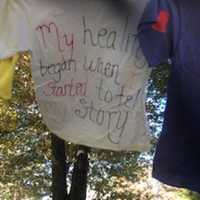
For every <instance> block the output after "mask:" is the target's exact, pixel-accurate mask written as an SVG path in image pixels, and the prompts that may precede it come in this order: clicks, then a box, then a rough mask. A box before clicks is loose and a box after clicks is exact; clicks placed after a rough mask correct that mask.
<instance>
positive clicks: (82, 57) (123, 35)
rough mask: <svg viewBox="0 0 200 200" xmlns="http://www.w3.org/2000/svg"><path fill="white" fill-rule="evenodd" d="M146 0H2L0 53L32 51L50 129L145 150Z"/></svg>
mask: <svg viewBox="0 0 200 200" xmlns="http://www.w3.org/2000/svg"><path fill="white" fill-rule="evenodd" d="M146 3H147V0H140V1H138V0H137V1H136V0H125V1H121V0H120V1H114V0H67V1H66V0H56V1H55V0H12V1H9V0H1V2H0V29H1V30H0V57H7V56H9V55H12V54H13V53H15V52H18V51H24V50H30V51H31V52H32V75H33V79H34V82H35V89H36V96H37V100H38V103H39V106H40V110H41V113H42V115H43V118H44V121H45V122H46V124H47V126H48V128H49V129H50V130H51V131H52V132H53V133H55V134H57V135H58V136H59V137H61V138H63V139H65V140H66V141H70V142H73V143H76V144H83V145H87V146H92V147H97V148H103V149H112V150H138V151H145V150H148V149H149V147H150V140H151V137H150V135H149V133H148V126H147V124H146V117H145V85H146V83H147V79H148V77H149V73H150V69H149V68H148V67H147V64H146V61H145V59H144V56H143V54H142V52H141V50H140V47H139V42H138V38H137V25H138V22H139V19H140V18H141V16H142V13H143V11H144V7H145V5H146Z"/></svg>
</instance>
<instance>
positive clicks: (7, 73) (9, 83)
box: [0, 54, 19, 100]
mask: <svg viewBox="0 0 200 200" xmlns="http://www.w3.org/2000/svg"><path fill="white" fill-rule="evenodd" d="M18 58H19V55H18V54H16V55H15V56H13V57H10V58H7V59H4V60H0V98H1V99H4V100H9V99H10V98H11V97H12V87H13V77H14V71H15V65H16V63H17V61H18Z"/></svg>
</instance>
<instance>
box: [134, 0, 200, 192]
mask: <svg viewBox="0 0 200 200" xmlns="http://www.w3.org/2000/svg"><path fill="white" fill-rule="evenodd" d="M199 19H200V1H196V0H190V1H188V0H150V3H149V4H148V5H147V7H146V9H145V12H144V15H143V17H142V19H141V22H140V25H139V28H138V31H139V33H138V34H139V40H140V44H141V47H142V49H143V52H144V54H145V56H146V58H147V60H148V62H149V65H150V66H156V65H158V64H161V63H164V62H167V60H168V59H171V62H172V67H171V73H170V78H169V81H168V89H167V95H168V100H167V107H166V110H165V119H164V125H163V129H162V133H161V136H160V139H159V142H158V145H157V150H156V155H155V158H154V165H153V177H155V178H157V179H158V180H160V181H162V182H164V183H166V184H168V185H172V186H177V187H185V188H188V189H191V190H194V191H197V192H200V25H199V23H198V20H199Z"/></svg>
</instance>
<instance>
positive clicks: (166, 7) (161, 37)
mask: <svg viewBox="0 0 200 200" xmlns="http://www.w3.org/2000/svg"><path fill="white" fill-rule="evenodd" d="M138 38H139V41H140V45H141V48H142V50H143V53H144V55H145V57H146V59H147V61H148V63H149V65H150V66H157V65H159V64H162V63H166V62H167V61H168V59H170V58H171V55H172V48H173V47H172V46H173V45H172V12H171V6H170V4H169V2H168V1H167V0H150V1H149V3H148V4H147V6H146V8H145V11H144V14H143V16H142V18H141V21H140V24H139V26H138Z"/></svg>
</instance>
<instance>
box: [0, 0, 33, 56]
mask: <svg viewBox="0 0 200 200" xmlns="http://www.w3.org/2000/svg"><path fill="white" fill-rule="evenodd" d="M24 2H25V1H23V0H22V1H20V0H12V1H10V0H1V1H0V59H2V58H6V57H9V56H12V55H15V53H17V52H20V51H27V50H31V48H32V42H33V40H32V39H31V37H32V30H31V25H30V22H29V16H28V15H27V13H28V12H27V10H26V6H25V5H24Z"/></svg>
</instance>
